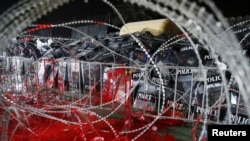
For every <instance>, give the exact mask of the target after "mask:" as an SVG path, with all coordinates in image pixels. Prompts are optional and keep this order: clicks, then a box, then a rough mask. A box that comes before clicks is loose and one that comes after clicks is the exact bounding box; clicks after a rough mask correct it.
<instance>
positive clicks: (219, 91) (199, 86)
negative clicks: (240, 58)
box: [0, 57, 249, 124]
mask: <svg viewBox="0 0 250 141" xmlns="http://www.w3.org/2000/svg"><path fill="white" fill-rule="evenodd" d="M158 67H159V68H160V69H155V68H153V67H151V66H140V67H129V66H125V65H117V64H107V63H99V62H98V63H97V62H82V61H78V60H75V59H72V58H69V59H68V58H60V60H53V59H42V60H39V61H32V60H30V59H27V58H22V57H9V58H6V57H4V58H1V85H0V86H1V87H0V88H1V94H6V93H7V92H8V93H11V94H12V95H14V96H16V97H19V101H17V100H16V102H24V101H25V100H26V101H27V99H29V100H30V99H32V100H33V101H34V102H40V103H46V102H47V101H49V100H50V99H53V98H56V99H58V100H64V101H69V102H73V101H77V100H83V101H84V102H83V103H84V104H85V106H96V105H105V103H109V102H111V103H121V104H124V102H126V101H128V100H129V102H128V103H129V104H131V108H132V109H137V110H141V111H143V112H144V113H148V114H153V115H159V113H160V114H161V116H162V117H166V118H173V119H183V120H185V121H194V120H196V119H198V118H202V119H207V122H211V123H221V122H224V121H227V122H230V123H232V124H249V118H248V117H247V114H246V111H245V110H246V107H245V105H244V102H243V99H242V96H241V95H240V90H239V88H238V86H237V84H236V83H235V82H233V83H232V86H230V87H228V85H227V84H228V83H229V81H230V80H229V79H227V77H226V75H225V74H226V72H225V71H223V72H221V71H219V70H218V69H217V68H202V69H201V68H197V67H193V68H192V67H189V68H187V67H179V66H158ZM158 70H160V75H159V73H158V72H157V71H158ZM38 95H39V97H38ZM227 97H228V98H229V99H227ZM20 100H23V101H20ZM228 105H229V106H230V107H228ZM228 108H230V109H228ZM132 109H131V111H133V110H132Z"/></svg>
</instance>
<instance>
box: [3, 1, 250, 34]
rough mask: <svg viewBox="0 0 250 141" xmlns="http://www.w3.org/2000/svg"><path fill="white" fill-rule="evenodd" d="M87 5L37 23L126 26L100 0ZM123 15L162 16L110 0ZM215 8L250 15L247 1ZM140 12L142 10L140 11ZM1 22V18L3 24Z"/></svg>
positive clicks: (75, 4)
mask: <svg viewBox="0 0 250 141" xmlns="http://www.w3.org/2000/svg"><path fill="white" fill-rule="evenodd" d="M18 1H19V0H1V3H0V14H2V13H3V12H4V11H5V10H6V9H8V8H9V7H11V6H12V5H13V4H15V3H17V2H18ZM88 1H89V2H88V3H87V4H86V3H84V0H74V1H72V2H70V3H69V4H65V5H63V6H61V7H59V8H58V9H57V10H54V11H52V12H50V13H48V14H47V15H46V16H43V17H42V18H41V19H39V20H38V21H36V22H37V23H52V24H54V23H63V22H70V21H75V20H86V19H97V20H103V21H105V22H108V23H110V24H113V25H116V26H118V27H121V26H122V25H123V24H122V23H121V20H120V19H119V18H118V16H117V14H116V13H114V11H113V10H112V9H111V8H110V7H109V6H107V5H106V4H105V3H103V2H101V0H88ZM110 1H111V2H112V3H113V4H114V5H115V6H116V8H117V9H119V12H121V15H122V16H123V18H124V20H125V22H133V21H143V20H150V19H160V18H162V16H161V15H159V14H158V13H154V12H152V11H151V10H148V9H145V8H143V7H138V6H137V5H131V4H130V3H123V2H122V1H121V0H110ZM214 2H215V4H216V6H217V7H218V8H219V9H220V10H221V11H222V14H223V15H224V16H225V17H226V18H230V17H241V16H242V17H244V16H248V15H250V8H249V5H248V3H247V0H237V1H236V0H234V1H233V0H214ZM138 9H139V10H138ZM1 20H2V19H0V21H1ZM57 33H58V34H61V35H63V34H65V31H62V30H60V31H57Z"/></svg>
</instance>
